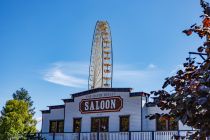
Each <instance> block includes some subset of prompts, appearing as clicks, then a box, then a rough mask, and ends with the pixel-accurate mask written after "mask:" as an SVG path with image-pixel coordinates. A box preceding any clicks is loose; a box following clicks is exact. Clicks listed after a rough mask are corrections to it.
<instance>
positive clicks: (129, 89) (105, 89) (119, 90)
mask: <svg viewBox="0 0 210 140" xmlns="http://www.w3.org/2000/svg"><path fill="white" fill-rule="evenodd" d="M131 90H132V88H95V89H91V90H86V91H82V92H78V93H75V94H72V97H73V99H74V98H75V97H79V96H84V95H88V94H92V93H95V92H131Z"/></svg>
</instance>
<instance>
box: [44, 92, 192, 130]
mask: <svg viewBox="0 0 210 140" xmlns="http://www.w3.org/2000/svg"><path fill="white" fill-rule="evenodd" d="M148 100H149V94H147V93H144V92H132V89H131V88H96V89H92V90H87V91H83V92H79V93H75V94H72V97H71V98H69V99H63V102H64V104H63V105H55V106H48V107H49V110H42V129H41V132H42V133H82V132H129V131H141V132H143V131H175V130H192V129H191V128H189V127H186V126H183V125H182V124H181V122H179V123H176V122H175V121H174V120H173V119H169V120H166V119H164V118H160V119H158V120H149V119H147V118H145V116H146V115H148V114H153V113H157V112H159V113H160V112H163V111H161V110H160V109H159V108H158V107H156V106H155V105H154V106H147V105H146V103H147V102H148Z"/></svg>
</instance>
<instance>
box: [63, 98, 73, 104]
mask: <svg viewBox="0 0 210 140" xmlns="http://www.w3.org/2000/svg"><path fill="white" fill-rule="evenodd" d="M62 100H63V102H64V103H69V102H74V99H62Z"/></svg>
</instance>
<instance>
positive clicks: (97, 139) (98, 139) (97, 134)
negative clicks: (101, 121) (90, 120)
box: [97, 132, 99, 140]
mask: <svg viewBox="0 0 210 140" xmlns="http://www.w3.org/2000/svg"><path fill="white" fill-rule="evenodd" d="M97 140H99V132H97Z"/></svg>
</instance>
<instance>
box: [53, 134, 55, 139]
mask: <svg viewBox="0 0 210 140" xmlns="http://www.w3.org/2000/svg"><path fill="white" fill-rule="evenodd" d="M53 140H55V132H53Z"/></svg>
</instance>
